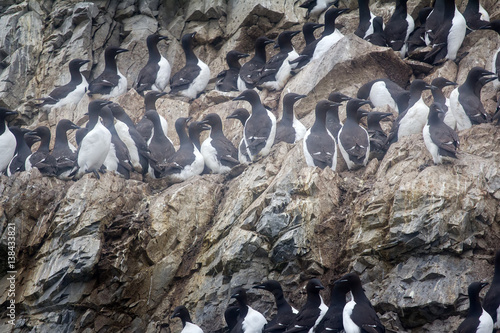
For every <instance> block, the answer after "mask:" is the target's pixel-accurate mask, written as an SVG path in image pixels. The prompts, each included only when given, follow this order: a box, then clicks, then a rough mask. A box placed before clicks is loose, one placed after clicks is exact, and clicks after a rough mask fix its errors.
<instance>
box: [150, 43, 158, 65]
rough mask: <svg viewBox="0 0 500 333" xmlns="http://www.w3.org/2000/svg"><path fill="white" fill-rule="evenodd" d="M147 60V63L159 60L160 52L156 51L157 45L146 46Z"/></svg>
mask: <svg viewBox="0 0 500 333" xmlns="http://www.w3.org/2000/svg"><path fill="white" fill-rule="evenodd" d="M148 52H149V60H148V62H157V61H158V60H160V58H161V54H160V51H158V45H157V43H151V44H148Z"/></svg>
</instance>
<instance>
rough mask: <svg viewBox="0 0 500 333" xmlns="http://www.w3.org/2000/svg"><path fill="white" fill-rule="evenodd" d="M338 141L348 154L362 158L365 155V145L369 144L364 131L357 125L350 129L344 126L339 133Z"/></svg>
mask: <svg viewBox="0 0 500 333" xmlns="http://www.w3.org/2000/svg"><path fill="white" fill-rule="evenodd" d="M339 143H340V144H342V147H343V148H344V150H345V151H346V152H347V153H348V154H349V155H351V156H354V157H356V158H358V159H363V158H364V157H365V156H366V151H367V147H368V146H369V144H370V142H369V138H368V137H367V136H366V132H365V131H364V130H363V129H362V128H361V127H359V126H357V127H353V128H352V129H347V128H346V127H345V126H344V129H343V130H342V131H341V132H340V133H339Z"/></svg>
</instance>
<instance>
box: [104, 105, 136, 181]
mask: <svg viewBox="0 0 500 333" xmlns="http://www.w3.org/2000/svg"><path fill="white" fill-rule="evenodd" d="M101 118H102V124H103V125H104V126H105V127H106V128H107V129H108V131H109V133H111V145H110V148H109V152H108V155H107V156H106V159H105V160H104V163H103V164H104V166H105V167H106V170H108V171H114V172H115V173H117V174H119V175H121V176H123V177H124V178H125V179H130V173H131V172H132V171H133V169H134V167H133V166H132V163H131V162H130V154H129V151H128V148H127V145H125V143H124V142H123V141H122V140H121V139H120V136H119V135H118V133H117V131H116V128H115V123H114V120H115V118H114V117H113V113H112V111H111V109H110V108H109V106H105V107H103V108H102V109H101Z"/></svg>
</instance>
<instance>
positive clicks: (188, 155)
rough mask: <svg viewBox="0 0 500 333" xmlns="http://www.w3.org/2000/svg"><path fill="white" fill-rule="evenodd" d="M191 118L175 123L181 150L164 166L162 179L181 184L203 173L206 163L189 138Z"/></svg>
mask: <svg viewBox="0 0 500 333" xmlns="http://www.w3.org/2000/svg"><path fill="white" fill-rule="evenodd" d="M189 120H191V118H179V119H177V120H176V121H175V130H176V132H177V135H178V136H179V142H180V146H179V150H178V151H176V152H175V153H174V154H173V155H172V156H171V157H170V158H169V159H168V160H167V163H166V164H165V166H164V171H163V172H162V173H161V176H162V177H168V178H169V179H170V180H171V181H175V182H181V181H184V180H186V179H189V178H191V177H193V176H196V175H199V174H201V173H202V172H203V168H204V167H205V161H204V159H203V156H202V155H201V153H200V151H199V150H198V148H196V147H195V145H194V144H193V142H192V141H191V139H190V138H189V136H188V132H187V127H188V125H187V123H188V121H189Z"/></svg>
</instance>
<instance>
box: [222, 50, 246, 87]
mask: <svg viewBox="0 0 500 333" xmlns="http://www.w3.org/2000/svg"><path fill="white" fill-rule="evenodd" d="M248 56H249V54H246V53H241V52H238V51H234V50H233V51H229V52H228V53H227V55H226V62H227V65H228V66H229V69H226V70H223V71H222V72H220V73H219V74H217V83H216V84H215V89H216V90H218V91H225V92H227V91H238V77H239V75H240V69H241V65H240V62H239V60H240V59H242V58H246V57H248Z"/></svg>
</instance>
